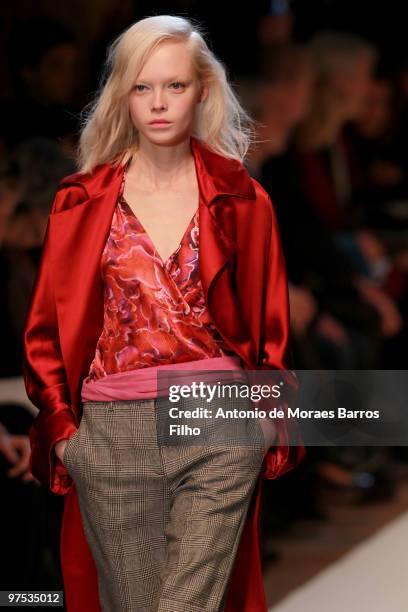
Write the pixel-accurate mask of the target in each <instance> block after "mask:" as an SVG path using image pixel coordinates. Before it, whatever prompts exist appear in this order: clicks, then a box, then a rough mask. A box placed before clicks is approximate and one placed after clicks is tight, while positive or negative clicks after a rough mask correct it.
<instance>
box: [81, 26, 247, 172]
mask: <svg viewBox="0 0 408 612" xmlns="http://www.w3.org/2000/svg"><path fill="white" fill-rule="evenodd" d="M163 40H177V41H183V42H185V43H186V45H188V47H189V49H190V51H191V56H192V61H193V66H194V69H195V72H196V76H197V77H198V79H199V81H200V82H206V84H207V85H208V87H209V91H208V95H207V97H206V99H205V100H204V101H203V102H202V103H201V104H200V105H198V106H197V110H196V117H195V122H194V126H193V135H194V136H196V137H197V138H199V139H201V140H203V141H204V142H205V143H206V144H207V145H208V146H209V147H210V148H212V149H213V150H214V151H215V152H218V153H220V154H222V155H224V156H226V157H230V158H235V159H238V160H239V161H241V162H242V161H243V160H244V158H245V156H246V154H247V152H248V150H249V149H250V147H251V146H252V144H253V143H254V142H255V134H256V128H255V125H256V124H257V122H256V120H255V119H253V118H252V117H251V115H250V114H249V113H248V112H247V111H246V110H245V109H244V108H243V107H242V105H241V103H240V101H239V99H238V97H237V95H236V94H235V93H234V91H233V89H232V87H231V85H230V83H229V82H228V78H227V71H226V69H225V67H224V65H223V63H222V62H221V61H220V60H218V59H217V58H216V57H215V55H214V54H213V52H212V51H211V50H210V49H209V47H208V45H207V43H206V41H205V40H204V37H203V33H202V29H201V26H200V25H199V24H197V23H196V22H195V21H193V20H188V19H186V18H184V17H178V16H174V15H155V16H152V17H146V18H145V19H141V20H140V21H137V22H136V23H134V24H133V25H132V26H130V27H129V28H128V29H127V30H125V31H124V32H123V33H122V34H121V35H120V36H119V37H118V38H117V39H116V40H115V41H114V42H113V44H112V45H111V47H110V48H109V53H108V57H107V61H106V65H105V72H104V78H103V80H102V82H101V86H100V89H99V92H98V93H97V95H96V98H95V100H94V101H93V102H92V103H91V104H90V105H89V106H88V107H87V108H86V109H85V111H84V113H83V125H82V131H81V137H80V141H79V147H78V166H79V170H80V171H81V172H92V170H93V169H94V168H95V167H96V166H97V165H99V164H102V163H105V162H115V163H119V162H120V161H122V163H125V161H126V160H127V159H128V158H129V155H130V154H131V151H132V150H134V149H137V147H138V132H137V130H136V128H135V127H134V125H133V123H132V120H131V118H130V114H129V105H128V95H129V93H130V91H131V88H132V86H133V84H134V79H135V77H136V76H137V74H138V73H139V72H140V70H141V69H142V67H143V64H144V62H145V61H146V60H147V58H148V56H149V54H150V53H151V51H152V50H153V49H154V48H155V47H156V46H157V45H158V44H159V43H160V42H162V41H163Z"/></svg>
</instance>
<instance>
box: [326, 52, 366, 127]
mask: <svg viewBox="0 0 408 612" xmlns="http://www.w3.org/2000/svg"><path fill="white" fill-rule="evenodd" d="M373 68H374V62H373V60H372V58H371V57H369V56H368V55H367V56H366V55H362V56H361V57H360V58H358V59H356V60H355V62H354V65H353V67H352V68H350V69H349V70H347V71H346V70H343V71H338V72H337V73H336V74H333V75H332V82H333V85H334V86H335V88H336V89H337V91H338V92H339V94H340V96H341V104H342V112H343V116H344V118H345V119H346V120H352V119H355V118H356V117H357V116H358V115H359V114H360V112H361V109H362V107H363V105H364V104H365V100H366V98H367V95H368V92H369V89H370V85H371V81H372V73H373Z"/></svg>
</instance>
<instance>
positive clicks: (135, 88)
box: [133, 83, 145, 91]
mask: <svg viewBox="0 0 408 612" xmlns="http://www.w3.org/2000/svg"><path fill="white" fill-rule="evenodd" d="M143 87H145V85H139V84H138V83H137V84H136V85H133V90H134V91H142V88H143Z"/></svg>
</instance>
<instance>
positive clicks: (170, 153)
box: [127, 138, 195, 191]
mask: <svg viewBox="0 0 408 612" xmlns="http://www.w3.org/2000/svg"><path fill="white" fill-rule="evenodd" d="M193 173H195V166H194V158H193V155H192V153H191V149H190V138H188V139H186V140H183V141H182V142H180V143H177V144H175V145H168V146H164V145H160V144H156V143H152V142H150V141H147V140H146V139H143V138H142V139H141V140H140V144H139V147H138V148H137V149H136V150H135V152H134V153H133V155H132V159H131V161H130V164H129V167H128V172H127V175H128V177H129V178H130V180H131V181H137V185H138V188H139V189H142V190H144V191H155V190H156V191H157V190H166V189H172V188H174V187H180V186H182V185H183V184H186V183H187V182H188V181H190V180H191V177H192V174H193Z"/></svg>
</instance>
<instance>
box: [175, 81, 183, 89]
mask: <svg viewBox="0 0 408 612" xmlns="http://www.w3.org/2000/svg"><path fill="white" fill-rule="evenodd" d="M172 85H181V87H176V88H175V89H182V88H183V87H185V83H182V82H181V81H174V83H172Z"/></svg>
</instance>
